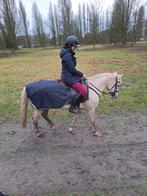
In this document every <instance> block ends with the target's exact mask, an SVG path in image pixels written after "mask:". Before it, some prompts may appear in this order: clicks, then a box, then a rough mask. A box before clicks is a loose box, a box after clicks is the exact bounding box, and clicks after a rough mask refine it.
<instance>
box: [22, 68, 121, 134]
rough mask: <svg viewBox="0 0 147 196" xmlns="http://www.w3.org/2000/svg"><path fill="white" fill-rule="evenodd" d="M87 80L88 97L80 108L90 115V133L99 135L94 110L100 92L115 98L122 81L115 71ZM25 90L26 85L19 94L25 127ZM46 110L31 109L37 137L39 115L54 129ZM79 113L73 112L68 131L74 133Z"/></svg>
mask: <svg viewBox="0 0 147 196" xmlns="http://www.w3.org/2000/svg"><path fill="white" fill-rule="evenodd" d="M87 81H88V86H89V99H88V100H87V101H85V102H84V103H82V104H81V105H80V107H81V108H82V109H86V110H87V112H88V114H89V117H90V127H91V131H92V133H93V134H94V135H95V136H97V137H100V136H101V133H100V132H99V131H97V129H96V125H95V111H96V108H97V106H98V104H99V99H100V96H101V94H103V93H105V94H110V95H111V96H112V97H113V98H116V97H117V95H118V89H119V86H120V85H121V83H122V75H119V74H117V72H115V73H101V74H97V75H94V76H92V77H89V78H88V79H87ZM105 88H106V89H107V90H108V93H106V92H104V89H105ZM27 102H28V98H27V92H26V87H24V88H23V91H22V94H21V109H20V110H21V124H22V127H23V128H25V127H26V117H27ZM48 111H49V109H35V108H34V109H33V116H32V119H33V123H34V131H35V133H36V135H37V136H38V137H41V136H42V132H41V131H40V130H39V127H38V121H39V119H40V117H41V116H42V117H43V118H44V119H45V120H46V121H47V122H48V124H49V125H50V127H51V129H55V125H54V123H53V122H52V121H51V120H50V119H49V117H48ZM78 115H79V114H75V115H74V118H73V120H72V122H71V124H70V127H69V129H68V131H69V132H70V133H72V134H73V133H74V129H73V127H74V124H75V122H76V120H77V118H78Z"/></svg>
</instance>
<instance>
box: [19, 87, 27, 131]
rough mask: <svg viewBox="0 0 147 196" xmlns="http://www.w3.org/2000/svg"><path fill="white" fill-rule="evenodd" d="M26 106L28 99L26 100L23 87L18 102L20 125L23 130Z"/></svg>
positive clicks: (25, 120) (25, 121)
mask: <svg viewBox="0 0 147 196" xmlns="http://www.w3.org/2000/svg"><path fill="white" fill-rule="evenodd" d="M27 106H28V98H27V92H26V87H24V88H23V90H22V93H21V100H20V118H21V125H22V127H23V128H25V127H26V124H27Z"/></svg>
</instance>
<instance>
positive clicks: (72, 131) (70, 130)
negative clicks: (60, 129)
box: [68, 127, 75, 135]
mask: <svg viewBox="0 0 147 196" xmlns="http://www.w3.org/2000/svg"><path fill="white" fill-rule="evenodd" d="M68 132H69V133H70V134H73V135H74V134H75V133H74V130H73V128H72V127H69V129H68Z"/></svg>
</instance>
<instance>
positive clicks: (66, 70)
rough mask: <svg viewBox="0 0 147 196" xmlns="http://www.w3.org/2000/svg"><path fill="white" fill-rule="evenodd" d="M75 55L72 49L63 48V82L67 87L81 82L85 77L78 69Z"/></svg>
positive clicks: (61, 54) (61, 53)
mask: <svg viewBox="0 0 147 196" xmlns="http://www.w3.org/2000/svg"><path fill="white" fill-rule="evenodd" d="M74 55H75V53H74V52H72V50H70V48H66V47H63V48H62V49H61V52H60V58H61V59H62V61H61V63H62V74H61V80H62V81H63V82H65V83H66V84H67V85H69V86H71V85H72V84H74V83H76V82H78V81H80V79H81V77H83V73H82V72H80V71H78V70H77V69H76V68H75V67H76V57H75V56H74Z"/></svg>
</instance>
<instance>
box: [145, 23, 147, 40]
mask: <svg viewBox="0 0 147 196" xmlns="http://www.w3.org/2000/svg"><path fill="white" fill-rule="evenodd" d="M144 38H145V40H147V20H146V21H145V28H144Z"/></svg>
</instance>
